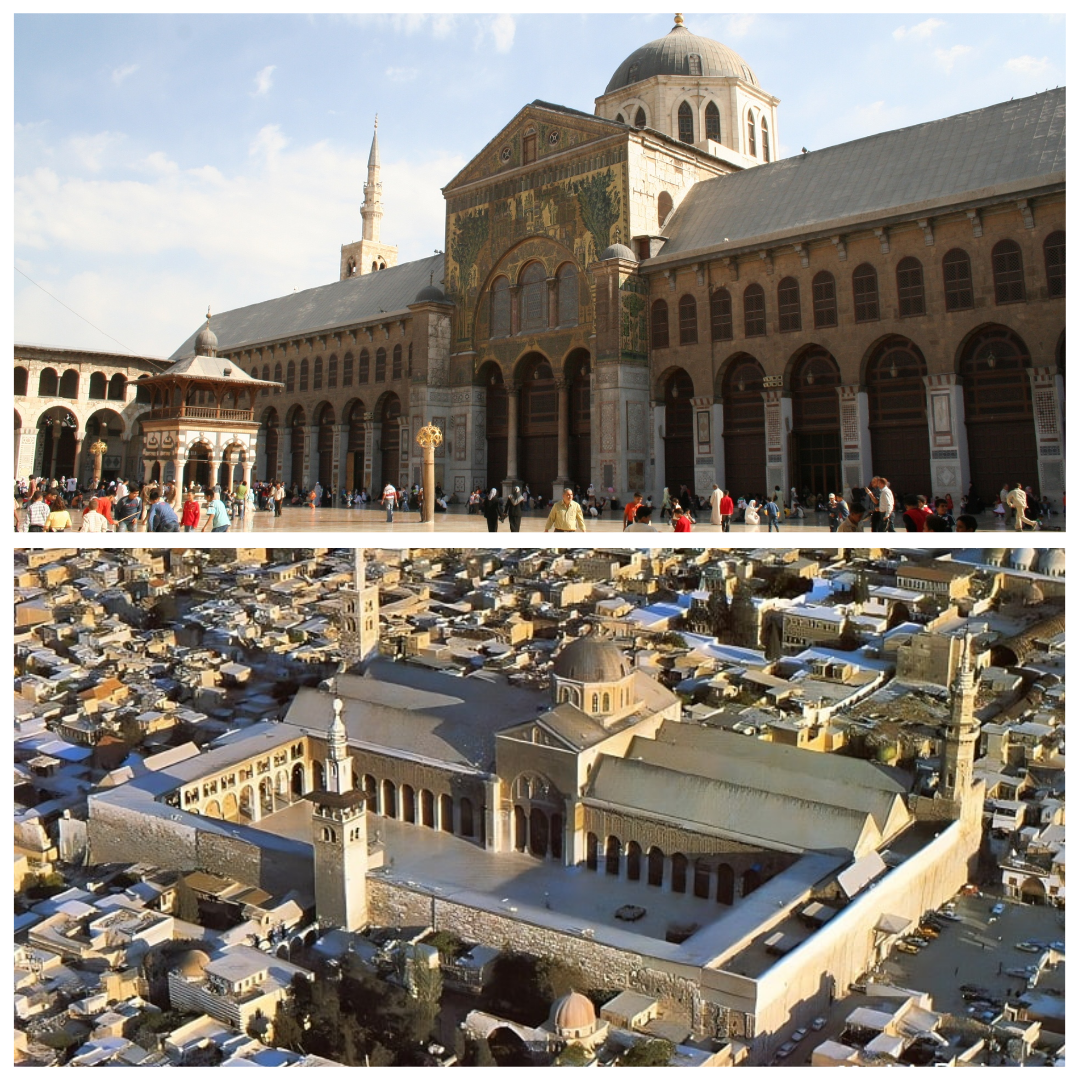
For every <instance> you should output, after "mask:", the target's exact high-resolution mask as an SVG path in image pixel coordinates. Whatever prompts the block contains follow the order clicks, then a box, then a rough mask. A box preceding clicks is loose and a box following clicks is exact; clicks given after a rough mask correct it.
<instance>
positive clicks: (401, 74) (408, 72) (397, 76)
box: [386, 67, 417, 83]
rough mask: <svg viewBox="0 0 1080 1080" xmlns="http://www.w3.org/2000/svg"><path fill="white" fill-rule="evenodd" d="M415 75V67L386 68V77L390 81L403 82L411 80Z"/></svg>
mask: <svg viewBox="0 0 1080 1080" xmlns="http://www.w3.org/2000/svg"><path fill="white" fill-rule="evenodd" d="M416 76H417V71H416V68H411V67H391V68H387V69H386V77H387V78H388V79H389V80H390V81H391V82H396V83H403V82H412V80H413V79H415V78H416Z"/></svg>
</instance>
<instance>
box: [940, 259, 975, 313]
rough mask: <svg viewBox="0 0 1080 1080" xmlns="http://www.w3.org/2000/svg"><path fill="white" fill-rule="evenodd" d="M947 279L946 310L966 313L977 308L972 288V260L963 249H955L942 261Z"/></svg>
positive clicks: (943, 271)
mask: <svg viewBox="0 0 1080 1080" xmlns="http://www.w3.org/2000/svg"><path fill="white" fill-rule="evenodd" d="M941 270H942V275H943V276H944V278H945V310H946V311H964V310H966V309H967V308H970V307H974V306H975V293H974V291H973V290H972V288H971V259H969V258H968V253H967V252H966V251H964V250H963V248H953V249H952V251H947V252H946V253H945V258H944V259H942V260H941Z"/></svg>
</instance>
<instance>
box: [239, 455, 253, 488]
mask: <svg viewBox="0 0 1080 1080" xmlns="http://www.w3.org/2000/svg"><path fill="white" fill-rule="evenodd" d="M241 469H242V470H243V473H242V475H243V478H244V484H245V486H246V487H249V488H250V487H251V462H250V461H248V460H247V459H246V457H245V460H244V463H243V465H242V466H241Z"/></svg>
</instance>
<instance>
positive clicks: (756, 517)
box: [745, 499, 761, 525]
mask: <svg viewBox="0 0 1080 1080" xmlns="http://www.w3.org/2000/svg"><path fill="white" fill-rule="evenodd" d="M745 521H746V524H747V525H760V524H761V515H760V514H759V513H758V504H757V502H756V501H755V500H753V499H751V500H750V501H749V502H748V503H747V504H746V516H745Z"/></svg>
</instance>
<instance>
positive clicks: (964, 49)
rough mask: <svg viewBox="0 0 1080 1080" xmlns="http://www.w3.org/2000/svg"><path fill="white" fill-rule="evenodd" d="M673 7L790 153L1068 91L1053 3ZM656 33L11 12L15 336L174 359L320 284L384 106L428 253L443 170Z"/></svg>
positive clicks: (638, 26)
mask: <svg viewBox="0 0 1080 1080" xmlns="http://www.w3.org/2000/svg"><path fill="white" fill-rule="evenodd" d="M685 19H686V25H687V27H688V28H689V29H690V30H692V31H693V32H694V33H697V34H701V35H703V36H706V37H711V38H715V39H717V40H719V41H722V42H723V43H724V44H726V45H728V46H730V47H731V48H733V49H735V50H736V51H737V52H738V53H740V54H741V55H742V56H743V58H744V59H745V60H746V61H747V63H748V64H749V65H750V67H751V68H752V69H753V70H754V72H755V74H756V75H757V78H758V81H759V83H760V84H761V86H762V87H763V88H764V89H765V90H767V91H768V92H770V93H772V94H774V95H776V96H777V97H778V98H780V106H779V112H778V128H779V132H778V134H779V156H781V157H788V156H790V155H791V154H794V153H798V152H799V151H800V149H801V148H802V147H803V146H805V147H808V148H810V149H820V148H822V147H825V146H831V145H834V144H836V143H840V142H846V141H848V140H850V139H856V138H860V137H863V136H866V135H872V134H875V133H877V132H880V131H888V130H891V129H893V128H898V127H904V126H907V125H909V124H915V123H921V122H924V121H927V120H933V119H938V118H940V117H943V116H949V115H952V114H954V113H959V112H964V111H966V110H969V109H977V108H981V107H983V106H986V105H991V104H994V103H996V102H1000V101H1004V100H1007V99H1009V98H1011V97H1023V96H1026V95H1028V94H1032V93H1037V92H1039V91H1042V90H1045V89H1049V88H1051V87H1054V86H1059V85H1063V84H1064V82H1065V20H1064V16H1063V15H1060V14H1057V15H1015V14H937V15H927V14H914V15H843V14H840V15H814V14H810V15H795V14H760V15H712V14H710V15H704V14H694V13H692V12H687V13H685ZM671 26H672V16H671V15H670V14H664V15H654V14H642V13H636V14H634V13H632V14H620V15H591V14H590V15H581V14H558V15H509V14H505V13H502V14H476V15H455V14H437V15H410V14H401V15H325V16H310V17H309V16H290V15H272V14H258V15H244V14H240V15H210V16H208V15H184V14H179V15H168V16H161V15H113V16H101V15H32V16H31V15H20V16H17V17H16V18H15V20H14V31H15V37H14V46H15V48H14V60H15V65H14V102H15V138H14V164H15V191H14V210H15V213H14V233H15V271H14V272H13V275H12V276H13V284H14V300H15V303H14V323H15V325H14V330H15V341H17V342H21V343H26V344H45V345H59V346H67V347H71V348H84V349H97V350H102V351H117V352H125V351H131V352H134V353H137V354H140V355H147V356H159V357H166V356H169V355H170V354H171V353H172V352H173V351H174V350H175V349H176V348H177V347H178V346H179V345H180V344H181V343H182V342H183V341H184V340H185V339H186V338H187V337H188V336H189V334H191V333H192V331H193V330H194V329H196V327H197V326H198V325H199V322H200V320H201V317H202V315H203V313H204V312H205V311H206V309H207V307H208V306H209V307H211V308H212V309H213V310H215V311H225V310H229V309H231V308H235V307H240V306H243V305H245V304H250V303H255V302H258V301H261V300H266V299H269V298H270V297H273V296H280V295H283V294H285V293H288V292H292V291H293V290H294V289H301V290H302V289H306V288H311V287H313V286H316V285H323V284H327V283H329V282H332V281H336V280H337V277H338V267H339V258H340V246H341V245H342V244H343V243H351V242H352V241H354V240H358V239H360V236H361V217H360V204H361V202H362V201H363V190H362V189H363V184H364V181H365V179H366V166H367V156H368V150H369V148H370V145H371V134H372V126H373V122H374V118H375V114H376V113H377V114H378V116H379V146H380V151H381V157H382V182H383V203H384V210H385V213H384V216H383V222H382V239H383V241H384V242H386V243H391V244H394V243H396V244H397V245H398V247H399V261H402V262H404V261H407V260H410V259H417V258H423V257H425V256H427V255H430V254H431V253H432V252H433V251H436V250H441V249H442V247H443V245H444V228H445V225H444V220H445V217H444V203H443V198H442V194H441V191H440V188H441V186H442V185H444V184H446V183H447V182H448V181H449V180H450V179H452V178H453V176H454V175H455V174H456V173H457V172H458V171H459V170H460V169H461V168H462V167H463V166H464V165H465V164H466V163H467V162H468V161H469V160H470V159H471V158H472V157H473V156H474V155H475V154H477V153H478V152H479V151H480V150H481V149H482V148H483V147H484V146H485V145H486V143H487V142H488V141H489V140H490V139H492V138H494V136H495V135H496V134H497V132H498V131H499V130H500V128H501V127H502V126H503V125H504V124H506V123H507V122H509V121H510V120H511V119H512V118H513V116H514V115H515V114H516V113H517V111H518V110H519V109H520V108H521V107H522V106H524V105H526V104H527V103H528V102H530V101H532V100H534V99H538V98H539V99H541V100H545V101H552V102H556V103H558V104H561V105H567V106H570V107H573V108H577V109H581V110H583V111H587V112H592V110H593V102H594V99H595V98H596V96H597V95H599V94H601V93H603V91H604V88H605V86H606V85H607V81H608V79H609V78H610V76H611V74H612V73H613V72H614V70H615V69H616V67H617V66H618V65H619V63H620V62H621V61H622V60H623V59H624V58H625V57H626V56H628V55H629V54H630V53H631V52H633V51H634V50H635V49H636V48H638V47H639V46H640V45H642V44H644V43H645V42H647V41H651V40H653V39H655V38H658V37H662V36H663V35H664V34H666V33H667V32H668V31H669V30H670V29H671ZM24 275H25V276H24ZM28 279H32V281H33V282H36V284H32V283H31V280H28ZM43 290H47V292H48V293H51V294H52V296H51V297H50V296H49V295H47V294H46V292H45V291H43ZM53 297H55V299H54V298H53ZM64 305H67V308H71V309H74V312H77V313H78V315H76V314H73V313H72V312H71V311H69V310H67V309H66V308H65V306H64ZM79 316H81V318H80V317H79ZM89 324H93V325H89ZM121 346H123V347H121Z"/></svg>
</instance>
